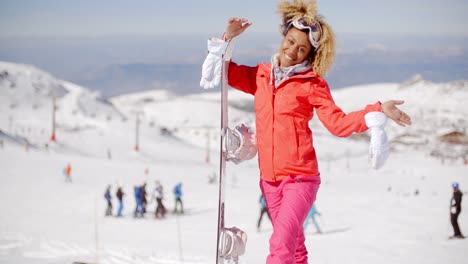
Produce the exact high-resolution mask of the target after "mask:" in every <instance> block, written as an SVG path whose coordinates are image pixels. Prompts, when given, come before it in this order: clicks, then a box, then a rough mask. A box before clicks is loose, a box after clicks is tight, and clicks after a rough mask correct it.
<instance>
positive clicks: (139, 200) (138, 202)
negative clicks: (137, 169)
mask: <svg viewBox="0 0 468 264" xmlns="http://www.w3.org/2000/svg"><path fill="white" fill-rule="evenodd" d="M133 191H134V193H135V203H136V207H135V212H134V213H133V216H134V217H138V216H140V217H143V201H142V199H143V198H142V196H141V186H135V187H133Z"/></svg>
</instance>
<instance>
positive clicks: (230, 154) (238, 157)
mask: <svg viewBox="0 0 468 264" xmlns="http://www.w3.org/2000/svg"><path fill="white" fill-rule="evenodd" d="M223 133H224V134H225V136H224V142H223V153H224V155H225V157H226V160H227V161H232V162H234V163H235V164H239V163H241V162H242V161H246V160H250V159H252V158H253V157H255V155H256V154H257V146H256V144H255V135H254V134H253V133H252V132H250V130H249V128H248V127H246V126H245V125H244V124H241V125H240V126H236V128H235V129H230V128H228V127H226V128H225V130H224V132H223Z"/></svg>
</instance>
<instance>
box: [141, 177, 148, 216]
mask: <svg viewBox="0 0 468 264" xmlns="http://www.w3.org/2000/svg"><path fill="white" fill-rule="evenodd" d="M140 188H141V208H142V212H143V215H144V214H145V213H146V205H147V204H148V200H147V199H146V182H145V183H143V185H141V187H140Z"/></svg>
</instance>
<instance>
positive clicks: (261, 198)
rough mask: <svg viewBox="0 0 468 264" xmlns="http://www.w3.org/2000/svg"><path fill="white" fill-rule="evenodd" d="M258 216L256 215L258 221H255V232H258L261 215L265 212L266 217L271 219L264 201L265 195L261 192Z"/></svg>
mask: <svg viewBox="0 0 468 264" xmlns="http://www.w3.org/2000/svg"><path fill="white" fill-rule="evenodd" d="M259 202H260V216H259V217H258V222H257V232H260V224H261V223H262V218H263V215H264V214H265V213H266V214H267V216H268V218H269V219H270V221H271V218H270V214H269V213H268V207H267V204H266V201H265V197H263V194H261V195H260V200H259Z"/></svg>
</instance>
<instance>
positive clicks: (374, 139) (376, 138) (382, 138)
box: [364, 112, 390, 169]
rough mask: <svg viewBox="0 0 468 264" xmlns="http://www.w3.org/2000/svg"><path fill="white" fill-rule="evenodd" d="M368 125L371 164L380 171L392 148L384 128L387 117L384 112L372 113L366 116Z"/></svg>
mask: <svg viewBox="0 0 468 264" xmlns="http://www.w3.org/2000/svg"><path fill="white" fill-rule="evenodd" d="M364 119H365V120H366V125H367V127H368V128H369V129H370V133H371V138H370V144H369V163H370V164H371V166H372V168H374V169H380V168H381V167H382V166H383V165H384V163H385V161H386V160H387V158H388V154H389V151H390V147H389V145H388V139H387V133H385V130H384V127H385V124H386V123H387V116H386V115H385V114H384V113H382V112H370V113H367V114H366V115H365V116H364Z"/></svg>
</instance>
